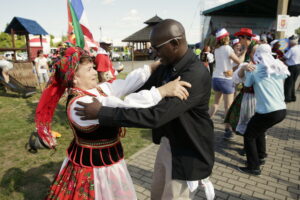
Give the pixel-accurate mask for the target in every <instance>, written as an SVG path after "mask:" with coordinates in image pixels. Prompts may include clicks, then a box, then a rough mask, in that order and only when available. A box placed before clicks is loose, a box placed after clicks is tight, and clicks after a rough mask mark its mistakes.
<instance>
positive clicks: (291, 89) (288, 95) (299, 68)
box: [284, 65, 300, 101]
mask: <svg viewBox="0 0 300 200" xmlns="http://www.w3.org/2000/svg"><path fill="white" fill-rule="evenodd" d="M288 69H289V71H290V73H291V75H290V76H288V77H287V78H286V79H285V82H284V96H285V101H296V95H295V84H296V81H297V78H298V76H299V74H300V65H292V66H288Z"/></svg>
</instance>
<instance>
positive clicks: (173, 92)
mask: <svg viewBox="0 0 300 200" xmlns="http://www.w3.org/2000/svg"><path fill="white" fill-rule="evenodd" d="M185 87H188V88H191V87H192V85H191V84H190V83H188V82H185V81H180V76H179V77H178V78H176V79H175V80H174V81H170V82H169V83H167V84H165V85H163V86H161V87H159V88H158V90H159V92H160V94H161V96H162V98H164V97H178V98H179V99H181V100H186V99H187V98H188V96H189V93H188V91H187V89H186V88H185Z"/></svg>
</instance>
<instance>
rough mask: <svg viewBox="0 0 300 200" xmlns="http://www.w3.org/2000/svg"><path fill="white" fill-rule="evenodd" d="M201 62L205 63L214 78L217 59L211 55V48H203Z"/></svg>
mask: <svg viewBox="0 0 300 200" xmlns="http://www.w3.org/2000/svg"><path fill="white" fill-rule="evenodd" d="M200 60H201V62H203V65H204V66H205V67H207V69H208V70H209V73H210V76H212V74H213V71H214V65H215V64H214V62H215V59H214V55H213V54H212V53H211V48H210V46H205V47H204V48H203V50H202V51H201V54H200Z"/></svg>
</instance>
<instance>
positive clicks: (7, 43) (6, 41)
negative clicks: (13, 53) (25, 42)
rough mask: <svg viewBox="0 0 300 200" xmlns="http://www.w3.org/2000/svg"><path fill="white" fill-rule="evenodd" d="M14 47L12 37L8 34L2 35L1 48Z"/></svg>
mask: <svg viewBox="0 0 300 200" xmlns="http://www.w3.org/2000/svg"><path fill="white" fill-rule="evenodd" d="M9 47H12V42H11V36H10V35H9V34H7V33H4V32H1V33H0V48H9Z"/></svg>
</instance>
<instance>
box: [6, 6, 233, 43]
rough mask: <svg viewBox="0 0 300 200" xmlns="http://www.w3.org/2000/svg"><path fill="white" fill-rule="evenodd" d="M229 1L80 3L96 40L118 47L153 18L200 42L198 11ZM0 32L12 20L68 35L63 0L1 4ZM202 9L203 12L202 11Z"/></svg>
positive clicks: (191, 40)
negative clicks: (178, 25)
mask: <svg viewBox="0 0 300 200" xmlns="http://www.w3.org/2000/svg"><path fill="white" fill-rule="evenodd" d="M228 1H230V0H206V1H204V0H185V1H184V0H82V2H83V4H84V7H85V11H86V15H87V18H88V21H89V25H90V29H91V31H92V33H93V35H94V38H95V39H96V40H99V39H100V30H99V27H102V35H103V36H107V37H110V38H112V39H113V41H114V43H118V42H119V41H121V40H122V39H124V38H126V37H127V36H129V35H131V34H132V33H134V32H135V31H137V30H139V29H141V28H143V27H145V24H143V22H144V21H146V20H148V19H149V18H151V17H153V16H155V15H156V14H157V15H158V16H160V17H161V18H163V19H165V18H173V19H176V20H178V21H180V22H181V23H182V24H183V26H184V27H185V29H186V33H187V39H188V41H189V42H190V43H195V42H198V41H199V39H200V36H199V35H200V17H199V11H200V9H206V8H211V7H213V6H215V5H218V4H221V3H224V2H228ZM0 3H1V14H0V16H1V17H0V30H1V31H4V29H5V26H6V24H7V23H9V22H10V21H11V20H12V18H13V17H14V16H18V17H24V18H28V19H33V20H36V21H37V22H38V23H39V24H40V25H41V26H42V27H43V28H44V29H45V30H46V31H47V32H48V33H50V34H53V35H55V36H58V37H60V36H61V35H62V34H65V33H66V31H67V6H66V0H12V1H8V0H0ZM204 6H205V8H204Z"/></svg>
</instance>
